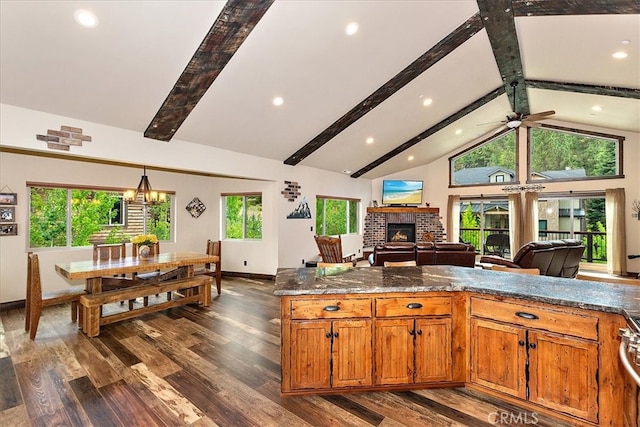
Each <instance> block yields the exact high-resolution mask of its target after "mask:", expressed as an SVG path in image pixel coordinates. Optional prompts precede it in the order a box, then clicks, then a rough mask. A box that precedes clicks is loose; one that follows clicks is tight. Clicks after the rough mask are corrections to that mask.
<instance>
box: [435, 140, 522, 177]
mask: <svg viewBox="0 0 640 427" xmlns="http://www.w3.org/2000/svg"><path fill="white" fill-rule="evenodd" d="M517 130H518V129H517V128H515V129H511V128H507V129H504V130H502V131H501V132H498V133H497V134H494V135H491V136H489V137H486V138H484V139H482V140H480V141H478V142H477V143H476V144H473V145H472V146H471V147H468V148H466V149H464V150H462V151H460V152H459V153H457V154H455V155H453V156H450V157H449V158H448V161H449V188H466V187H486V186H494V187H495V186H504V184H505V183H508V184H509V185H515V184H520V175H519V173H518V171H519V170H520V167H519V165H520V150H519V149H518V147H519V146H520V132H518V131H517ZM509 132H513V133H514V136H515V141H514V151H515V165H514V169H513V172H514V177H513V181H505V182H481V183H476V184H455V183H454V173H455V170H454V163H455V161H456V160H457V159H459V158H460V157H462V156H464V155H466V154H468V153H470V152H471V151H473V150H475V149H477V148H479V147H481V146H483V145H485V144H489V143H491V142H492V141H494V140H496V139H498V138H502V137H503V136H505V135H506V134H507V133H509ZM497 167H499V166H497ZM505 169H506V167H505Z"/></svg>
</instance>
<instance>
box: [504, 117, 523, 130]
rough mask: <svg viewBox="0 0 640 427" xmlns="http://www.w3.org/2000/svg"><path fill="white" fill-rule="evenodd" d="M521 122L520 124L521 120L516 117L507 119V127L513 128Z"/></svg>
mask: <svg viewBox="0 0 640 427" xmlns="http://www.w3.org/2000/svg"><path fill="white" fill-rule="evenodd" d="M521 124H522V120H517V119H514V120H509V121H508V122H507V126H508V127H509V129H515V128H517V127H519V126H520V125H521Z"/></svg>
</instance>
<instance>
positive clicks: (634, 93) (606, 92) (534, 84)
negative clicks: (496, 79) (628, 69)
mask: <svg viewBox="0 0 640 427" xmlns="http://www.w3.org/2000/svg"><path fill="white" fill-rule="evenodd" d="M525 84H526V86H527V88H532V89H547V90H557V91H563V92H577V93H586V94H589V95H603V96H617V97H619V98H631V99H640V89H633V88H627V87H616V86H602V85H587V84H583V83H566V82H552V81H546V80H525Z"/></svg>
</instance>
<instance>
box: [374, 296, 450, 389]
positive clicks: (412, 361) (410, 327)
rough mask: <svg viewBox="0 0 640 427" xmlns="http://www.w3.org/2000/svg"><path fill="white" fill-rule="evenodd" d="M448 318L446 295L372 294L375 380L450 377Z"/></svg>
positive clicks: (390, 382) (417, 380)
mask: <svg viewBox="0 0 640 427" xmlns="http://www.w3.org/2000/svg"><path fill="white" fill-rule="evenodd" d="M436 316H437V317H436ZM451 322H452V320H451V298H450V297H432V298H428V297H412V298H376V319H375V326H374V336H375V383H376V384H378V385H395V384H413V383H428V382H438V381H451V380H452V344H451V343H452V334H451V330H452V328H451Z"/></svg>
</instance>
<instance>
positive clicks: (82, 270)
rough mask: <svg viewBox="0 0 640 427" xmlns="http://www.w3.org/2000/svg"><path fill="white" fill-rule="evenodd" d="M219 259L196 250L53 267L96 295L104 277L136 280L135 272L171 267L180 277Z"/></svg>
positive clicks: (186, 275) (77, 262) (79, 262)
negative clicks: (199, 266)
mask: <svg viewBox="0 0 640 427" xmlns="http://www.w3.org/2000/svg"><path fill="white" fill-rule="evenodd" d="M218 260H219V257H218V256H216V255H207V254H204V253H199V252H162V253H159V254H157V255H153V256H150V257H148V258H141V257H126V258H121V259H115V260H105V261H93V260H87V261H72V262H67V263H58V264H56V265H55V268H56V271H57V272H58V273H59V274H60V275H62V276H63V277H64V278H65V279H68V280H85V286H86V291H87V293H88V294H96V293H100V292H102V278H103V277H109V276H121V275H129V277H131V279H129V280H135V275H136V274H139V273H147V272H153V271H158V270H172V269H181V271H180V277H183V278H184V277H192V276H193V273H194V270H195V266H196V265H200V264H207V263H215V262H217V261H218ZM125 280H126V279H125Z"/></svg>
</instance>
